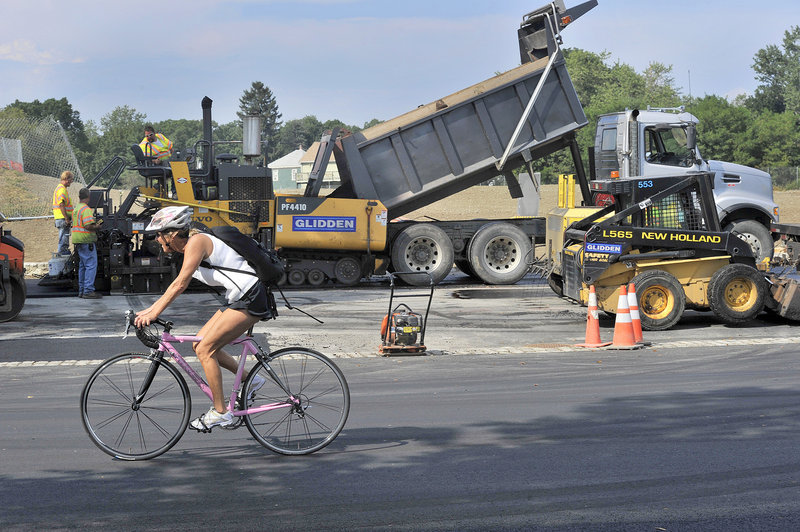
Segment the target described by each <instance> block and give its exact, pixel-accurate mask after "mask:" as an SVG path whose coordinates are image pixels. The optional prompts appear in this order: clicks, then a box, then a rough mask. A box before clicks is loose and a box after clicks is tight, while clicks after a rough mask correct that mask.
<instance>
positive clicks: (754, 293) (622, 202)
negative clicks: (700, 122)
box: [547, 172, 800, 330]
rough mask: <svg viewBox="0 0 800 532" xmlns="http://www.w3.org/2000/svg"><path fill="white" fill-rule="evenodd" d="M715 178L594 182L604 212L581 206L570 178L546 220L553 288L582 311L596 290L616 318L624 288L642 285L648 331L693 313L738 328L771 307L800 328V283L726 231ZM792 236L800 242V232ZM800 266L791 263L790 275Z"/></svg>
mask: <svg viewBox="0 0 800 532" xmlns="http://www.w3.org/2000/svg"><path fill="white" fill-rule="evenodd" d="M715 179H716V176H715V175H714V173H713V172H695V173H692V174H688V175H676V176H662V177H661V178H659V179H652V178H636V177H633V178H630V179H598V180H594V181H592V182H591V183H590V193H592V194H605V195H608V196H609V197H611V198H612V199H613V201H611V202H609V204H608V205H607V206H605V207H596V206H582V207H576V206H575V200H574V196H570V190H569V189H570V187H572V188H573V190H574V184H572V182H571V181H569V180H564V179H562V182H561V183H560V187H561V189H560V192H561V194H560V195H559V205H558V207H557V208H555V209H553V210H552V211H551V212H550V213H548V221H547V227H548V233H547V250H548V256H549V258H550V261H551V263H552V265H551V270H550V274H549V283H550V286H551V287H552V288H553V290H554V291H555V292H556V293H557V294H558V295H560V296H563V297H566V298H568V299H570V300H572V301H575V302H578V303H581V304H583V305H587V304H588V298H589V292H590V287H591V286H594V287H595V291H596V297H597V305H598V308H599V309H600V310H604V311H606V312H608V313H615V312H616V307H617V302H618V301H619V292H620V286H621V285H626V286H627V285H628V283H634V286H635V288H636V294H637V296H638V299H639V313H640V317H641V324H642V328H643V329H644V330H665V329H669V328H671V327H673V326H674V325H675V324H676V323H677V322H678V321H679V320H680V319H681V317H682V316H683V313H684V311H685V310H686V309H693V310H701V311H711V312H713V314H714V315H715V316H716V317H717V318H718V319H719V320H721V321H723V322H724V323H727V324H731V325H738V324H742V323H747V322H749V321H751V320H753V319H754V318H755V317H756V316H758V315H759V314H760V313H761V312H762V310H764V309H767V310H769V311H772V312H775V313H777V314H779V315H781V316H784V317H786V318H789V319H792V320H800V289H799V288H798V287H799V286H800V285H798V281H797V280H796V279H794V278H793V277H791V276H789V275H784V274H783V272H774V271H768V270H767V268H768V263H764V262H758V261H757V259H756V257H755V255H754V253H753V250H752V248H751V246H750V245H749V244H748V242H747V240H746V239H744V238H742V237H741V236H740V235H738V234H737V233H735V232H730V231H726V230H724V228H723V227H722V226H721V224H720V221H719V217H718V215H717V207H716V204H715V202H714V194H713V187H714V185H715ZM587 199H588V198H584V200H585V201H584V203H588V202H587V201H586V200H587ZM784 229H785V230H786V233H785V236H788V237H790V238H791V240H792V242H797V241H798V235H800V227H797V226H791V225H785V227H784ZM788 249H790V250H791V253H796V251H797V248H796V246H789V247H788ZM799 258H800V257H798V256H796V255H795V256H793V257H791V262H792V265H793V269H792V270H791V271H796V266H797V263H798V259H799Z"/></svg>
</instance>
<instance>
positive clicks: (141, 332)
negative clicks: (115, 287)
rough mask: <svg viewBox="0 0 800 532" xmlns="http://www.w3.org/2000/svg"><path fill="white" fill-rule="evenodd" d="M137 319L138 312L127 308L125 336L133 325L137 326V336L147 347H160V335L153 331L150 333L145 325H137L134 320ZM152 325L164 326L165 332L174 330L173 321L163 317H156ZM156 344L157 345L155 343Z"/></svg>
mask: <svg viewBox="0 0 800 532" xmlns="http://www.w3.org/2000/svg"><path fill="white" fill-rule="evenodd" d="M135 319H136V313H135V312H134V311H133V310H130V309H129V310H126V311H125V335H124V336H123V338H127V337H128V332H130V330H131V326H134V327H135V328H136V338H138V339H139V341H140V342H142V343H143V344H144V345H146V346H147V347H153V348H155V347H158V336H156V335H153V334H152V333H148V332H147V331H146V330H145V327H136V325H135V324H134V320H135ZM150 324H151V325H160V326H161V327H163V328H164V332H169V331H170V330H172V326H173V323H172V322H171V321H166V320H162V319H161V318H156V319H154V320H153V321H152V322H150ZM154 344H155V345H154Z"/></svg>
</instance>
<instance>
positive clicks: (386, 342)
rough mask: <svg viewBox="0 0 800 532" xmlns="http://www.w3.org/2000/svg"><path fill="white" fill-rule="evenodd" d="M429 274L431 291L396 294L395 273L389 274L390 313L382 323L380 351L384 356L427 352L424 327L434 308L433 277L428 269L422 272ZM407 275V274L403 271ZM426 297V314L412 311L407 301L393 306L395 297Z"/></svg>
mask: <svg viewBox="0 0 800 532" xmlns="http://www.w3.org/2000/svg"><path fill="white" fill-rule="evenodd" d="M420 273H423V274H425V275H427V276H428V278H429V280H430V292H425V293H412V294H398V295H395V276H394V274H391V273H389V274H387V275H388V276H389V285H390V292H389V312H388V313H387V314H386V315H385V316H384V317H383V323H382V324H381V346H380V347H379V348H378V351H379V352H380V353H381V354H382V355H384V356H389V355H418V354H422V353H424V352H425V350H426V349H427V348H426V347H425V327H426V325H427V323H428V313H429V312H430V310H431V301H433V286H434V284H433V278H432V277H431V276H430V274H428V273H427V272H420ZM404 275H408V274H404ZM408 297H417V298H421V297H425V298H427V299H428V305H427V308H426V309H425V314H424V315H423V314H419V313H417V312H414V311H412V310H411V307H409V306H408V305H406V304H405V303H400V304H398V305H397V306H393V305H394V300H395V299H396V298H408Z"/></svg>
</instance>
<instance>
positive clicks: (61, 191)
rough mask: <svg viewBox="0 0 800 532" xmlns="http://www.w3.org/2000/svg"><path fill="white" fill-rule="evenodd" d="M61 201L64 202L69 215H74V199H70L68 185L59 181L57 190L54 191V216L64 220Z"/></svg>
mask: <svg viewBox="0 0 800 532" xmlns="http://www.w3.org/2000/svg"><path fill="white" fill-rule="evenodd" d="M61 203H64V208H65V209H66V211H67V216H70V217H71V216H72V210H73V207H72V201H70V199H69V194H68V193H67V187H65V186H64V184H63V183H59V184H58V186H57V187H56V190H55V191H54V192H53V216H55V218H56V220H63V219H65V218H64V215H63V214H61Z"/></svg>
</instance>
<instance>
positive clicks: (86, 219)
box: [72, 203, 97, 244]
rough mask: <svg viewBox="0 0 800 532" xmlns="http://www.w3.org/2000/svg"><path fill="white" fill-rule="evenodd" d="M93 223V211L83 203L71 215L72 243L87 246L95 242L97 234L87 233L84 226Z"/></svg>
mask: <svg viewBox="0 0 800 532" xmlns="http://www.w3.org/2000/svg"><path fill="white" fill-rule="evenodd" d="M93 223H94V211H93V210H92V209H91V208H90V207H89V206H88V205H86V204H85V203H84V204H81V206H80V207H78V210H76V211H75V212H74V213H72V243H73V244H89V243H91V242H97V233H95V232H93V231H89V230H88V229H86V226H87V225H89V224H93Z"/></svg>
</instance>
